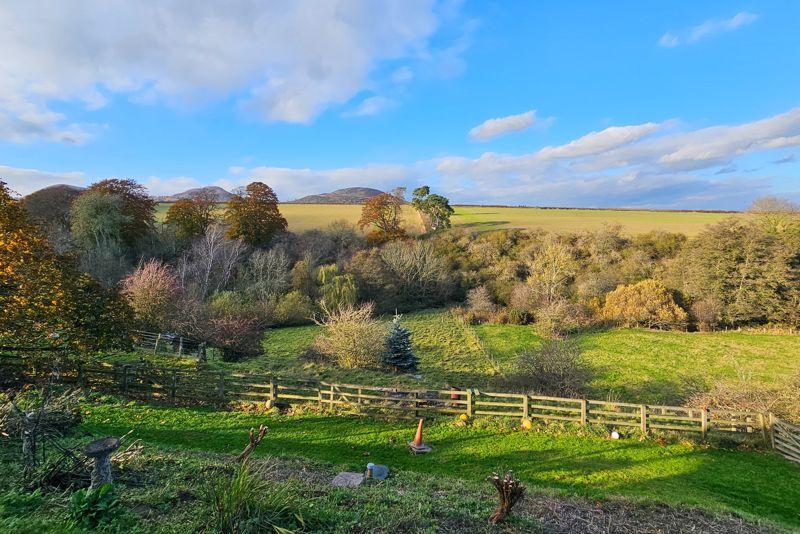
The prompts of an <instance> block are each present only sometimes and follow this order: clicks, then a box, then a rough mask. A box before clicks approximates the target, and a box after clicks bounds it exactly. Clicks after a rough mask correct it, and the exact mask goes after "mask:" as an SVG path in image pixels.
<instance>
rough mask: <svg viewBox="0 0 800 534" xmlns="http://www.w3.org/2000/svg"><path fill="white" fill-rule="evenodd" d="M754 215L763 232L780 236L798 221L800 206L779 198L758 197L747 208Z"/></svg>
mask: <svg viewBox="0 0 800 534" xmlns="http://www.w3.org/2000/svg"><path fill="white" fill-rule="evenodd" d="M747 211H748V212H749V213H753V214H756V216H757V217H758V220H759V222H760V223H761V225H762V226H763V227H764V230H765V231H767V232H769V233H773V234H780V233H783V232H785V231H787V230H789V229H790V228H792V227H794V226H796V225H797V223H798V219H800V217H799V216H800V205H798V204H796V203H795V202H792V201H790V200H787V199H785V198H780V197H760V198H757V199H755V200H754V201H753V203H752V204H750V207H749V208H747Z"/></svg>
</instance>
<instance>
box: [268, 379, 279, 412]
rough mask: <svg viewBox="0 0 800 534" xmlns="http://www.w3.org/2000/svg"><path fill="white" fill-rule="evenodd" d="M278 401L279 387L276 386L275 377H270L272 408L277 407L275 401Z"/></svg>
mask: <svg viewBox="0 0 800 534" xmlns="http://www.w3.org/2000/svg"><path fill="white" fill-rule="evenodd" d="M277 399H278V386H277V384H275V377H270V379H269V400H270V402H271V403H272V407H274V406H275V401H276V400H277Z"/></svg>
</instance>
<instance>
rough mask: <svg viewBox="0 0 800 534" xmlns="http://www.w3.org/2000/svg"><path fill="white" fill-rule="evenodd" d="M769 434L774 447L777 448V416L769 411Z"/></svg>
mask: <svg viewBox="0 0 800 534" xmlns="http://www.w3.org/2000/svg"><path fill="white" fill-rule="evenodd" d="M769 436H770V439H771V440H772V448H773V449H774V448H775V416H774V415H773V414H772V412H769Z"/></svg>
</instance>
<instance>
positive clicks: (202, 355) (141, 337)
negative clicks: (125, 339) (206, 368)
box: [131, 330, 206, 361]
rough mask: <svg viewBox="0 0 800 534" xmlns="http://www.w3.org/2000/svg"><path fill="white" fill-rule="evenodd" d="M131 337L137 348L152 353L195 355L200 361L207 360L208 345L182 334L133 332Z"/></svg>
mask: <svg viewBox="0 0 800 534" xmlns="http://www.w3.org/2000/svg"><path fill="white" fill-rule="evenodd" d="M131 337H132V338H133V343H134V345H135V346H136V347H138V348H140V349H143V350H146V351H148V352H152V353H153V354H156V353H159V352H162V353H170V354H175V355H176V356H186V355H195V356H197V359H198V360H201V361H204V360H205V359H206V344H205V343H202V342H200V341H197V340H195V339H191V338H188V337H184V336H181V335H180V334H159V333H155V332H143V331H141V330H132V331H131Z"/></svg>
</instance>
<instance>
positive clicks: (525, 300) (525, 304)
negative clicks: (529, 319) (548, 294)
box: [508, 284, 537, 316]
mask: <svg viewBox="0 0 800 534" xmlns="http://www.w3.org/2000/svg"><path fill="white" fill-rule="evenodd" d="M508 307H509V308H511V309H512V310H517V311H518V312H520V313H521V314H526V315H529V316H530V315H533V314H534V313H535V312H536V308H537V295H536V292H535V291H534V289H533V288H532V287H531V286H530V285H528V284H517V285H515V286H514V289H512V290H511V295H510V296H509V297H508Z"/></svg>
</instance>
